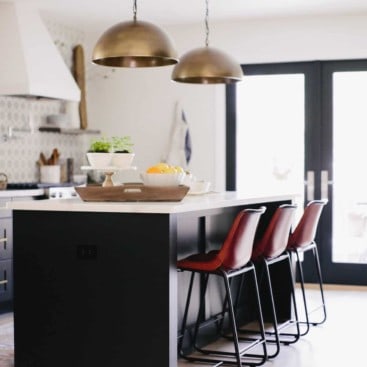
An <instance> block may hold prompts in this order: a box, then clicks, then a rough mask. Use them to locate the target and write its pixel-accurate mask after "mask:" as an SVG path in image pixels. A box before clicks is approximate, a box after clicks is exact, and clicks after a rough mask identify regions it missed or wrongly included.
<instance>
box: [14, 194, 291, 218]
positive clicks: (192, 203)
mask: <svg viewBox="0 0 367 367" xmlns="http://www.w3.org/2000/svg"><path fill="white" fill-rule="evenodd" d="M296 196H297V195H296V194H293V195H290V194H280V195H273V196H267V195H248V194H244V193H238V192H234V191H228V192H222V193H214V192H213V193H208V194H205V195H187V196H186V197H185V198H184V199H183V200H182V201H180V202H119V203H118V202H83V201H82V200H81V199H79V198H76V199H64V200H57V199H54V200H42V201H25V202H22V201H17V202H12V203H9V204H8V208H10V209H15V210H36V211H39V210H41V211H67V212H103V213H156V214H159V213H161V214H169V213H184V212H191V211H197V210H210V209H218V208H225V207H231V206H234V205H251V204H258V203H261V202H264V201H265V202H275V201H282V200H286V199H289V198H290V197H292V198H293V199H294V198H295V197H296Z"/></svg>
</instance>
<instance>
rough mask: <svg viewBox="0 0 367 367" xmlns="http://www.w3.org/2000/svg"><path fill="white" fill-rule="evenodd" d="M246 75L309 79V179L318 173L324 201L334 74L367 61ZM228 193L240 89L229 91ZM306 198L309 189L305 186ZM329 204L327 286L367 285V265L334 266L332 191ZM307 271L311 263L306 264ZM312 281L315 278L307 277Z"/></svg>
mask: <svg viewBox="0 0 367 367" xmlns="http://www.w3.org/2000/svg"><path fill="white" fill-rule="evenodd" d="M242 70H243V72H244V74H245V75H266V74H293V73H303V74H304V76H305V147H307V149H305V177H304V180H305V182H306V172H307V171H314V173H315V192H314V197H315V198H320V197H321V171H322V170H328V172H329V177H331V178H332V139H331V136H332V135H331V134H332V83H331V78H332V72H333V71H357V70H367V60H338V61H333V60H331V61H310V62H307V61H306V62H294V63H274V64H252V65H242ZM226 106H227V109H226V189H227V190H236V117H237V116H236V85H234V84H231V85H228V86H227V87H226ZM305 198H306V201H307V196H306V186H305ZM329 203H330V205H327V206H326V207H325V209H324V214H323V215H322V217H321V221H320V228H328V230H327V231H322V230H321V231H318V234H317V238H316V240H317V242H318V243H319V244H322V246H319V251H320V261H321V266H322V270H323V276H324V281H325V283H336V284H357V285H362V284H367V279H365V280H363V279H359V278H362V277H361V276H360V277H359V278H358V276H357V275H356V274H358V273H359V274H362V272H366V269H367V265H356V264H353V265H351V264H335V263H332V261H331V259H332V257H331V255H332V254H331V252H332V244H331V241H332V238H331V234H332V190H329ZM306 261H307V260H306ZM306 268H307V262H306ZM306 278H308V281H313V280H314V276H313V274H311V273H307V270H306Z"/></svg>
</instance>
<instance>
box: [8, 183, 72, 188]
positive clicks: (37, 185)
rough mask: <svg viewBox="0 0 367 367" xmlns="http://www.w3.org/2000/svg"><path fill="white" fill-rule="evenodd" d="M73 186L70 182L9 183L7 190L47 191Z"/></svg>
mask: <svg viewBox="0 0 367 367" xmlns="http://www.w3.org/2000/svg"><path fill="white" fill-rule="evenodd" d="M70 186H75V184H74V183H72V182H64V183H39V182H10V183H8V185H7V187H6V189H7V190H35V189H48V188H50V187H70Z"/></svg>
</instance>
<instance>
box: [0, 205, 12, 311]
mask: <svg viewBox="0 0 367 367" xmlns="http://www.w3.org/2000/svg"><path fill="white" fill-rule="evenodd" d="M12 258H13V224H12V214H11V210H3V209H2V210H1V211H0V313H1V312H4V311H8V310H9V309H11V308H12V303H13V264H12V263H13V259H12Z"/></svg>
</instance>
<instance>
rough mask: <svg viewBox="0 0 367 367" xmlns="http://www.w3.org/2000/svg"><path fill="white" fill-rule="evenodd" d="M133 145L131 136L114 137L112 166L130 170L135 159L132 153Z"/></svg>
mask: <svg viewBox="0 0 367 367" xmlns="http://www.w3.org/2000/svg"><path fill="white" fill-rule="evenodd" d="M133 145H134V144H133V143H132V142H131V138H130V136H122V137H118V136H113V137H112V139H111V150H112V152H113V155H112V160H111V165H112V166H115V167H118V168H129V167H130V166H131V163H132V161H133V159H134V157H135V154H134V153H133V152H132V147H133Z"/></svg>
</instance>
